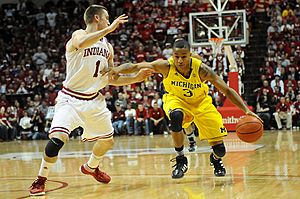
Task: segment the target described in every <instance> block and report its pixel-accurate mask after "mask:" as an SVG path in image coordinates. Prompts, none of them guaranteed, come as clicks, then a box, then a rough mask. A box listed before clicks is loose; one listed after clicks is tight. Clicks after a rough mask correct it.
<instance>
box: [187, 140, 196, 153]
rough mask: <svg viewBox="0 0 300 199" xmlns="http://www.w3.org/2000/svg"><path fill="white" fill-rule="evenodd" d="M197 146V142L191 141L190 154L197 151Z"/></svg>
mask: <svg viewBox="0 0 300 199" xmlns="http://www.w3.org/2000/svg"><path fill="white" fill-rule="evenodd" d="M196 148H197V145H196V141H191V142H190V147H189V149H188V150H189V152H194V151H196Z"/></svg>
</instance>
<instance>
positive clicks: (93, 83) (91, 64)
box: [63, 37, 110, 94]
mask: <svg viewBox="0 0 300 199" xmlns="http://www.w3.org/2000/svg"><path fill="white" fill-rule="evenodd" d="M109 56H110V50H109V47H108V41H107V39H106V38H105V37H103V38H102V39H101V40H100V41H98V42H96V43H95V44H93V45H92V46H89V47H87V48H83V49H77V50H74V51H72V52H66V59H67V67H66V73H67V75H66V79H65V81H64V82H63V86H64V88H66V89H69V90H72V91H75V92H78V93H84V94H91V93H96V92H98V91H99V90H100V89H102V88H104V87H105V86H106V85H107V84H108V75H107V74H106V75H103V76H102V75H101V74H100V72H101V71H103V70H105V69H107V68H108V59H109Z"/></svg>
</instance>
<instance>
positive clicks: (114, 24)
mask: <svg viewBox="0 0 300 199" xmlns="http://www.w3.org/2000/svg"><path fill="white" fill-rule="evenodd" d="M126 22H128V16H126V15H125V14H122V15H121V16H119V17H118V18H116V19H115V20H114V21H113V22H112V24H111V25H110V26H109V27H108V28H109V29H110V32H113V31H114V30H115V29H117V28H118V26H119V24H124V23H126Z"/></svg>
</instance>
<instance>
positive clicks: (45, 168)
mask: <svg viewBox="0 0 300 199" xmlns="http://www.w3.org/2000/svg"><path fill="white" fill-rule="evenodd" d="M54 164H55V163H50V162H46V161H45V160H44V158H43V159H42V163H41V167H40V171H39V176H42V177H46V178H47V177H48V175H49V172H50V169H51V168H52V166H53V165H54Z"/></svg>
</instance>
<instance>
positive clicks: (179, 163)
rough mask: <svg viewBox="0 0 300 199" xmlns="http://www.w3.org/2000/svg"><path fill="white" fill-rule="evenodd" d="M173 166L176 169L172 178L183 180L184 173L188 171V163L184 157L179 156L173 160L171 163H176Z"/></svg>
mask: <svg viewBox="0 0 300 199" xmlns="http://www.w3.org/2000/svg"><path fill="white" fill-rule="evenodd" d="M175 161H176V164H175V165H174V166H173V167H175V169H174V170H173V171H172V178H175V179H177V178H182V177H183V176H184V173H185V172H186V171H187V170H188V161H187V158H186V157H185V156H184V155H180V156H177V157H176V158H173V159H171V162H175Z"/></svg>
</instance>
